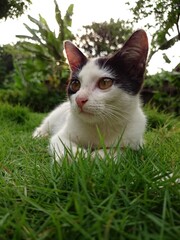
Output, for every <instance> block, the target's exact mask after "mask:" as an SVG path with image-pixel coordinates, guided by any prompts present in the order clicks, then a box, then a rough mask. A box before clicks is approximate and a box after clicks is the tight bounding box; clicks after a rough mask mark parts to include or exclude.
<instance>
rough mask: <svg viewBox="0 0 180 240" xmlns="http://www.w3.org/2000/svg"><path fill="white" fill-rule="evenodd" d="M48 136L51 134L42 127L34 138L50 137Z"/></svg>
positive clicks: (33, 135)
mask: <svg viewBox="0 0 180 240" xmlns="http://www.w3.org/2000/svg"><path fill="white" fill-rule="evenodd" d="M48 136H49V133H48V132H47V131H43V129H42V128H41V127H38V128H36V129H35V131H34V132H33V134H32V137H33V138H39V137H48Z"/></svg>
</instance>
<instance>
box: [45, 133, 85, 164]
mask: <svg viewBox="0 0 180 240" xmlns="http://www.w3.org/2000/svg"><path fill="white" fill-rule="evenodd" d="M49 149H50V153H51V155H52V157H53V158H54V159H55V160H56V161H57V162H59V163H61V162H62V161H63V159H65V158H66V159H67V160H68V161H69V162H72V161H73V160H78V157H79V156H83V157H86V156H87V151H86V150H85V149H83V148H80V147H78V146H77V144H75V143H73V142H71V141H70V140H69V139H68V138H67V137H66V136H63V135H62V134H61V133H58V134H56V135H54V136H53V137H52V138H51V139H50V145H49Z"/></svg>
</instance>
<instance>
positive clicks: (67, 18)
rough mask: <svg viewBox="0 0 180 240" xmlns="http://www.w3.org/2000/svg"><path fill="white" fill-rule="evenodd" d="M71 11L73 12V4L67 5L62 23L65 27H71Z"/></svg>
mask: <svg viewBox="0 0 180 240" xmlns="http://www.w3.org/2000/svg"><path fill="white" fill-rule="evenodd" d="M73 10H74V4H71V5H69V7H68V9H67V11H66V14H65V16H64V22H65V25H66V27H71V25H72V15H73Z"/></svg>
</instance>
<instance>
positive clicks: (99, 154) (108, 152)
mask: <svg viewBox="0 0 180 240" xmlns="http://www.w3.org/2000/svg"><path fill="white" fill-rule="evenodd" d="M117 154H118V153H117V151H116V149H115V148H110V149H109V148H107V149H105V150H104V149H97V150H94V151H93V152H92V153H91V155H92V157H93V158H95V157H100V158H101V159H105V158H106V156H108V157H110V158H112V159H113V160H114V159H116V157H117Z"/></svg>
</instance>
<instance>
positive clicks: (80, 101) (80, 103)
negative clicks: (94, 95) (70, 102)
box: [76, 97, 88, 108]
mask: <svg viewBox="0 0 180 240" xmlns="http://www.w3.org/2000/svg"><path fill="white" fill-rule="evenodd" d="M87 101H88V99H87V97H76V103H77V105H78V107H80V108H82V107H83V106H84V104H85V103H86V102H87Z"/></svg>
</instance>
